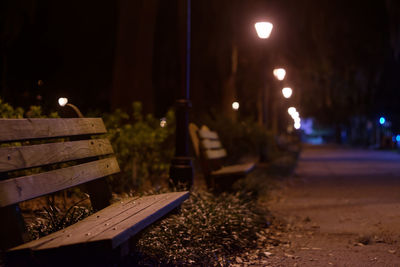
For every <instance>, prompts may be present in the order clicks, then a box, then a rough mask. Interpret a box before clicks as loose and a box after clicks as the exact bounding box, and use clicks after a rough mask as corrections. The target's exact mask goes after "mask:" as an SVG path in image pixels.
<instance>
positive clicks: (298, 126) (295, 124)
mask: <svg viewBox="0 0 400 267" xmlns="http://www.w3.org/2000/svg"><path fill="white" fill-rule="evenodd" d="M294 128H295V129H296V130H298V129H300V128H301V124H300V122H299V123H294Z"/></svg>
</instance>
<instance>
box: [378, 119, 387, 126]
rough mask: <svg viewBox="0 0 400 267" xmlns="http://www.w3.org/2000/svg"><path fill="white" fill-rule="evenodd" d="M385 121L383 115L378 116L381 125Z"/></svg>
mask: <svg viewBox="0 0 400 267" xmlns="http://www.w3.org/2000/svg"><path fill="white" fill-rule="evenodd" d="M385 122H386V119H385V118H384V117H380V118H379V123H380V124H381V125H384V124H385Z"/></svg>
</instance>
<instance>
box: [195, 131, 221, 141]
mask: <svg viewBox="0 0 400 267" xmlns="http://www.w3.org/2000/svg"><path fill="white" fill-rule="evenodd" d="M197 134H198V135H199V138H200V139H213V140H218V134H217V133H216V132H213V131H209V130H204V129H200V130H198V131H197Z"/></svg>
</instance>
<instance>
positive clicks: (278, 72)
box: [273, 68, 286, 81]
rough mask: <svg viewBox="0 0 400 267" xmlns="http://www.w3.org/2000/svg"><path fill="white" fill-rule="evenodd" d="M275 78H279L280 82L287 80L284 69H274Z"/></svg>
mask: <svg viewBox="0 0 400 267" xmlns="http://www.w3.org/2000/svg"><path fill="white" fill-rule="evenodd" d="M273 73H274V76H275V78H277V79H278V80H280V81H282V80H283V79H285V76H286V71H285V69H283V68H279V69H274V72H273Z"/></svg>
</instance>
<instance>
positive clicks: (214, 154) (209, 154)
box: [203, 149, 227, 159]
mask: <svg viewBox="0 0 400 267" xmlns="http://www.w3.org/2000/svg"><path fill="white" fill-rule="evenodd" d="M203 153H204V155H205V156H206V158H207V159H220V158H223V157H226V155H227V154H226V150H225V149H215V150H213V149H207V150H204V151H203Z"/></svg>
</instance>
